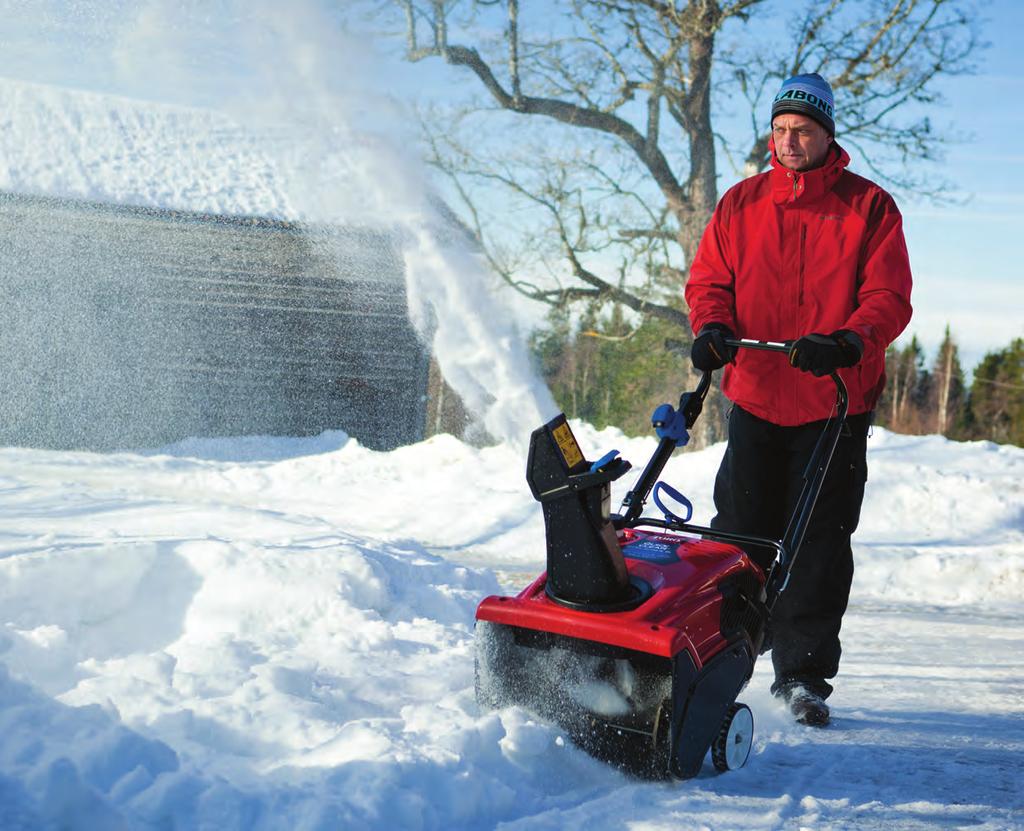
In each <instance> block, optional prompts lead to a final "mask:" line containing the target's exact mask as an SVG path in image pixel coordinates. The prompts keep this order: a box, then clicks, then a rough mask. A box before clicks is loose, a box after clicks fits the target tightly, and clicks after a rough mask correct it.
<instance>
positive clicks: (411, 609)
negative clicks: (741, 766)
mask: <svg viewBox="0 0 1024 831" xmlns="http://www.w3.org/2000/svg"><path fill="white" fill-rule="evenodd" d="M574 429H575V430H576V432H577V435H578V437H579V439H580V442H581V444H582V445H583V446H584V448H585V449H586V450H587V451H588V452H589V453H590V455H596V452H597V451H598V450H602V451H603V450H605V449H608V448H609V447H611V446H615V447H617V448H618V449H619V450H621V451H622V452H623V455H625V456H626V457H627V458H632V459H633V460H635V461H637V462H642V461H643V460H644V458H645V457H646V455H647V454H648V453H649V452H650V451H651V449H652V448H653V443H652V442H651V441H648V440H641V439H626V438H625V437H623V436H622V435H621V434H619V433H617V432H616V431H612V430H606V431H602V432H596V431H594V430H592V429H591V428H589V427H588V426H587V425H582V424H576V425H574ZM721 452H722V447H721V446H717V447H713V448H710V449H708V450H705V451H702V452H691V453H686V454H679V455H678V456H677V457H676V458H674V459H673V461H672V463H671V464H670V466H669V468H668V470H667V472H666V476H665V478H666V479H667V480H669V481H671V482H673V483H674V484H676V485H677V486H679V487H680V488H681V489H683V490H684V491H685V492H687V493H689V494H690V495H691V496H692V497H694V501H695V502H696V503H697V506H698V511H702V512H703V515H702V516H701V515H698V519H706V518H707V516H708V512H709V510H710V504H709V503H710V493H711V483H712V480H713V476H714V472H715V470H716V468H717V465H718V461H719V458H720V454H721ZM869 465H870V470H871V472H870V483H869V496H868V500H867V502H866V504H865V509H864V519H863V524H862V528H861V531H860V532H859V535H858V537H857V538H856V540H855V541H856V556H857V562H858V574H857V577H856V581H855V600H854V606H855V608H856V606H857V604H861V605H863V606H865V608H874V607H878V608H882V609H890V610H891V609H892V608H894V606H893V604H903V605H904V606H905V607H907V608H913V609H916V610H917V611H916V612H914V614H922V613H924V612H922V610H925V612H926V613H927V614H937V613H935V611H934V610H935V607H943V608H945V609H946V611H945V612H942V613H941V614H942V615H944V616H949V615H952V616H953V618H954V619H960V616H962V617H963V619H964V620H967V619H970V618H971V616H972V615H974V614H975V611H976V610H980V609H981V606H982V604H984V606H985V610H984V613H985V614H986V615H991V614H992V609H993V606H992V603H991V601H997V603H996V606H1006V607H1007V608H1009V609H1011V611H1012V609H1013V608H1016V609H1019V597H1020V595H1021V590H1022V588H1024V580H1022V574H1024V528H1022V521H1021V520H1022V513H1021V511H1022V508H1021V506H1022V504H1024V500H1022V499H1021V490H1022V485H1021V483H1022V482H1024V451H1022V450H1020V449H1017V448H1012V447H999V446H995V445H991V444H988V443H976V444H955V443H952V442H948V441H946V440H944V439H941V438H938V437H906V436H898V435H894V434H890V433H887V432H885V431H882V430H877V431H876V433H875V436H874V437H873V438H872V439H871V442H870V450H869ZM625 478H626V479H628V478H629V477H625ZM628 486H629V482H628V481H626V482H623V483H621V487H622V491H623V492H624V490H625V489H626V488H628ZM617 495H619V496H621V493H619V494H617ZM0 517H2V519H3V525H2V527H3V531H2V536H0V615H2V621H3V624H4V628H3V629H2V630H0V661H2V666H0V735H2V737H3V738H2V739H0V827H3V828H26V829H27V828H46V827H62V828H74V829H86V828H88V829H103V828H123V827H130V828H136V827H138V828H157V827H161V828H162V827H168V826H171V827H178V828H193V827H211V828H212V827H217V828H302V829H321V828H322V829H326V828H338V827H346V828H397V827H401V828H453V827H457V828H462V827H465V828H490V827H495V826H496V825H498V824H499V823H501V822H507V823H509V825H508V826H507V827H510V828H513V827H517V826H518V825H519V823H520V821H522V822H526V821H527V819H529V821H530V823H531V827H536V825H535V822H537V821H540V827H552V828H553V827H564V825H563V823H564V822H569V821H570V819H571V818H573V817H574V818H576V819H578V820H579V821H580V822H583V821H586V822H587V823H588V825H593V824H595V823H596V825H598V826H600V825H601V818H602V817H603V816H605V814H606V813H608V811H609V808H608V807H607V806H605V807H602V805H603V799H604V798H605V797H603V796H602V793H603V791H604V790H605V789H607V788H609V787H611V788H613V789H617V791H618V793H619V798H625V799H626V800H627V801H629V800H630V798H631V797H630V794H638V793H641V792H643V793H645V794H646V793H649V792H650V791H651V790H652V789H653V791H654V793H657V794H661V796H663V797H664V798H665V799H667V800H669V802H671V801H672V800H673V799H682V798H683V796H682V795H679V796H675V797H672V796H671V793H672V791H669V792H668V793H664V792H662V791H661V790H658V787H659V786H644V785H640V784H636V783H629V782H628V781H627V780H625V779H623V778H622V777H621V776H620V775H619V774H617V773H615V772H614V771H610V770H607V769H605V768H603V767H602V766H600V765H599V764H598V763H596V762H594V761H592V760H590V759H589V758H587V757H586V756H584V755H583V754H581V753H579V752H578V751H576V750H575V749H574V748H573V747H572V746H571V745H568V744H567V743H566V742H565V741H564V740H563V739H562V737H560V736H559V735H558V734H557V732H556V731H555V730H554V729H553V728H550V727H549V726H547V725H544V724H539V723H536V722H534V721H533V720H532V719H531V718H530V717H529V715H528V714H526V713H524V712H522V711H517V710H509V711H505V712H502V713H491V714H480V713H479V712H478V711H477V709H476V706H475V703H474V702H473V693H472V672H473V670H472V650H471V640H472V620H473V610H474V608H475V605H476V603H477V601H478V600H479V599H480V598H481V597H483V596H484V595H486V594H489V593H491V592H494V591H496V590H497V589H498V587H499V580H506V581H509V582H511V583H521V582H522V577H523V576H525V575H526V573H528V572H533V571H535V570H536V569H538V568H539V567H540V566H541V565H542V562H541V559H542V555H543V529H542V523H541V521H540V516H539V511H538V510H537V509H536V505H535V504H534V503H533V502H532V500H531V498H530V496H529V492H528V490H527V488H526V486H525V482H524V479H523V462H522V458H521V453H520V452H519V451H518V449H517V448H513V447H510V446H508V445H499V446H495V447H487V448H483V449H480V448H473V447H470V446H468V445H465V444H463V443H461V442H459V441H457V440H455V439H453V438H451V437H448V436H438V437H436V438H433V439H431V440H429V441H425V442H422V443H420V444H417V445H413V446H409V447H404V448H400V449H398V450H395V451H393V452H390V453H378V452H374V451H370V450H367V449H366V448H363V447H361V446H360V445H359V444H358V443H356V442H354V441H352V440H349V439H348V437H347V436H345V434H343V433H327V434H324V435H322V436H319V437H316V438H309V439H295V438H291V439H269V438H246V439H225V440H192V441H189V442H183V443H180V444H178V445H175V446H172V447H168V448H163V449H161V450H159V451H149V452H146V453H136V454H111V455H94V454H86V453H56V452H48V451H35V450H23V449H16V448H10V449H5V450H0ZM911 601H913V602H914V603H919V604H927V605H918V606H913V607H908V606H907V604H908V603H909V602H911ZM928 610H931V611H928ZM958 610H959V611H958ZM927 614H926V617H927ZM907 625H908V624H907V621H906V619H902V620H900V619H899V616H897V620H896V622H894V623H892V624H891V627H892V628H893V629H899V628H900V627H903V628H905V627H906V626H907ZM852 628H853V631H854V632H856V630H857V623H856V620H855V621H854V623H853V624H852ZM873 634H874V635H875V636H877V632H874V633H873ZM1006 635H1007V633H1006V632H1003V636H1004V637H1005V636H1006ZM1013 638H1015V639H1016V640H1013ZM1009 642H1010V643H1012V644H1019V643H1020V642H1021V641H1020V634H1019V631H1018V632H1017V633H1014V634H1013V635H1012V638H1011V639H1010V641H1009ZM1018 648H1019V647H1018ZM850 660H851V663H850V668H851V677H852V678H856V677H859V675H861V674H863V671H864V667H863V664H858V657H857V653H856V652H854V653H853V654H852V655H851V659H850ZM861 660H862V659H861ZM765 663H766V662H762V663H761V665H759V672H760V671H761V670H763V669H764V664H765ZM858 666H860V667H861V671H858V669H857V667H858ZM866 666H867V671H869V674H870V671H873V668H874V665H873V664H872V663H871V661H870V660H868V663H867V665H866ZM1003 680H1004V681H1005V679H1003ZM766 686H767V683H766V682H764V681H763V680H762V681H760V682H759V677H758V675H755V679H754V682H753V683H752V685H751V689H750V690H748V693H747V694H746V695H745V699H746V700H748V701H749V702H750V703H751V704H752V706H754V708H755V717H756V718H757V719H758V721H759V723H760V725H761V727H760V728H759V730H761V731H762V735H763V731H764V729H765V725H766V724H767V730H768V736H767V738H770V739H771V740H772V741H773V743H779V742H781V744H782V745H783V746H785V745H786V744H787V743H788V744H793V743H794V742H796V743H797V744H800V743H801V742H802V741H803V740H802V739H800V734H799V733H798V732H796V729H795V728H794V727H793V726H791V725H789V724H788V723H787V722H786V721H785V719H784V717H782V716H781V714H780V713H778V712H777V711H776V710H775V709H774V706H773V704H772V702H771V701H770V700H769V699H768V696H767V693H766V691H765V689H764V688H765V687H766ZM985 701H987V702H988V703H989V704H991V701H992V698H991V696H989V698H988V699H985ZM976 703H977V702H976ZM1018 710H1019V706H1018ZM842 716H843V713H842V709H840V711H839V718H840V723H841V720H842ZM972 729H974V730H975V731H976V730H977V728H976V727H975V728H972ZM1019 733H1020V731H1019V730H1018V736H1019ZM1019 743H1020V742H1018V744H1019ZM1004 744H1005V743H1004ZM1011 744H1012V742H1011ZM772 747H773V745H769V744H767V743H766V740H765V738H762V739H761V740H760V742H759V743H758V744H757V745H755V756H754V758H752V760H751V767H752V768H753V769H756V768H758V766H759V758H758V757H759V756H760V757H761V759H760V765H761V769H762V772H763V771H764V770H765V769H768V770H770V769H771V768H772V766H773V765H774V764H775V763H774V762H773V761H772V760H773V758H774V757H773V753H775V752H776V751H775V750H773V749H772ZM1011 751H1012V752H1016V751H1013V749H1012V748H1009V747H1007V749H1006V752H1007V753H1010V752H1011ZM864 761H865V760H863V759H860V760H854V762H855V763H856V764H862V763H864ZM780 764H783V766H785V765H788V764H789V763H788V762H780ZM1009 770H1010V768H1009V767H1008V768H1007V771H1009ZM1007 775H1009V774H1007ZM743 776H744V774H743V772H741V773H740V775H737V776H732V775H730V776H729V777H722V778H707V781H706V783H705V782H704V780H703V779H700V780H697V782H696V784H695V785H694V786H693V787H694V788H696V790H691V791H687V792H686V793H688V794H689V796H688V797H686V798H687V799H692V800H696V802H693V803H692V804H689V807H688V809H687V810H695V811H698V813H699V811H703V812H704V814H703V816H704V817H705V821H709V822H711V823H712V825H717V826H718V827H735V824H739V825H744V826H745V827H773V826H772V823H771V822H768V823H767V824H765V825H763V826H762V825H755V824H750V823H749V822H748V819H749V817H747V818H746V819H743V820H740V819H738V817H739V816H740V814H736V813H735V811H736V810H739V807H738V806H741V805H747V808H749V809H751V810H753V809H754V808H756V811H760V812H761V814H759V815H760V816H762V817H763V818H767V819H770V817H771V816H772V812H771V811H768V813H767V814H765V813H764V811H765V810H766V804H767V803H765V801H764V800H768V803H770V802H771V799H770V798H769V796H768V795H765V794H760V795H758V793H756V790H757V789H756V788H755V789H754V790H749V789H748V790H744V788H745V787H746V786H745V785H740V784H737V783H739V782H743V781H746V780H744V779H743ZM997 778H998V777H997ZM751 781H753V780H751ZM645 788H646V789H648V790H643V789H645ZM736 788H739V789H740V791H739V794H740V796H742V795H743V794H746V796H745V797H743V798H740V799H738V801H737V799H734V798H726V797H727V796H728V795H729V794H733V796H736ZM623 794H624V796H623ZM643 800H644V801H645V802H646V800H647V797H646V796H645V797H644V798H643ZM698 803H699V804H698ZM617 804H618V803H617ZM801 804H802V803H801ZM663 807H664V806H663ZM819 809H820V806H819ZM616 810H618V809H616ZM637 810H638V811H639V815H640V816H649V817H650V818H653V817H655V816H656V813H655V811H656V809H655V808H653V807H649V808H638V809H637ZM956 810H959V809H954V808H951V807H950V806H948V805H945V804H943V805H942V807H941V811H940V813H941V814H942V815H943V816H945V817H947V818H948V817H950V816H956ZM993 810H995V809H991V810H989V814H990V815H992V816H995V817H997V818H998V817H1000V816H1001V814H999V813H998V811H996V813H994V814H993V813H992V811H993ZM950 812H952V814H951V813H950ZM783 813H785V812H783ZM819 815H820V810H819ZM614 816H616V814H615V812H614V811H612V812H611V813H608V818H607V823H608V824H607V825H606V826H604V827H616V825H617V823H616V822H614V821H613V820H612V817H614ZM618 816H619V818H620V819H622V820H623V821H624V820H625V817H623V816H622V815H621V813H620V814H618ZM744 816H746V815H744ZM778 816H781V814H778ZM895 816H896V819H897V820H898V819H899V817H900V816H903V815H902V814H897V815H895ZM545 818H547V819H545ZM730 818H731V819H730ZM734 821H735V822H734ZM1000 821H1002V820H1000ZM898 824H899V823H898V822H897V825H898ZM652 827H654V826H652ZM908 827H911V826H908ZM993 827H997V826H993ZM998 827H1004V826H998Z"/></svg>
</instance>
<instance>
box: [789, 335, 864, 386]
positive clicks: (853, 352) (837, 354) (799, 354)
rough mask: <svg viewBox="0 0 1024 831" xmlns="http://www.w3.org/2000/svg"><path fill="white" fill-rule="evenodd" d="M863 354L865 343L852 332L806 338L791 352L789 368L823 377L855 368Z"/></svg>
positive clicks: (794, 346) (794, 345)
mask: <svg viewBox="0 0 1024 831" xmlns="http://www.w3.org/2000/svg"><path fill="white" fill-rule="evenodd" d="M863 354H864V342H863V341H862V340H861V339H860V337H859V336H858V335H857V334H855V333H854V332H851V331H850V330H849V329H840V330H839V331H838V332H833V333H832V334H831V335H818V334H814V335H804V337H802V338H800V340H798V341H797V342H796V343H794V344H793V346H792V348H791V349H790V350H789V364H790V366H795V367H798V368H799V369H802V370H803V371H804V372H810V373H811V374H812V375H814V376H816V377H818V378H820V377H821V376H823V375H830V374H832V373H833V372H835V371H836V370H837V369H839V367H843V366H853V365H854V364H856V363H857V361H859V360H860V356H861V355H863Z"/></svg>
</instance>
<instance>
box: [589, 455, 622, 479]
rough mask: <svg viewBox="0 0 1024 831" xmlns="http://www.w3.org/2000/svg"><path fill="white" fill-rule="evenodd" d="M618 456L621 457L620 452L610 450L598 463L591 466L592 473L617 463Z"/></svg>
mask: <svg viewBox="0 0 1024 831" xmlns="http://www.w3.org/2000/svg"><path fill="white" fill-rule="evenodd" d="M618 455H619V451H618V450H609V451H608V452H607V453H605V454H604V455H603V456H602V457H601V458H600V459H598V460H597V461H596V462H594V463H593V464H592V465H591V466H590V472H591V473H594V472H595V471H598V470H600V469H601V468H603V467H604V466H605V465H607V464H608V463H610V462H614V461H615V457H616V456H618Z"/></svg>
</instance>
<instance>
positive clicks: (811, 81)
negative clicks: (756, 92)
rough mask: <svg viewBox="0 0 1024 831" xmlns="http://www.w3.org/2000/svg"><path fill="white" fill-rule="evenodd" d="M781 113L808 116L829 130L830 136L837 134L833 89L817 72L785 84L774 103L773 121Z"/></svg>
mask: <svg viewBox="0 0 1024 831" xmlns="http://www.w3.org/2000/svg"><path fill="white" fill-rule="evenodd" d="M780 113H797V114H798V115H808V116H810V117H811V118H813V119H814V120H815V121H817V122H818V123H819V124H820V125H821V126H822V127H824V128H825V129H826V130H828V132H829V135H832V136H834V135H835V134H836V122H835V110H834V103H833V99H832V87H830V86H829V85H828V81H826V80H825V79H824V78H822V77H821V76H820V75H819V74H818V73H817V72H812V73H810V74H809V75H794V76H793V77H792V78H788V79H787V80H785V81H784V82H783V84H782V89H780V90H779V94H778V95H776V96H775V100H774V101H773V102H772V120H773V121H774V120H775V116H777V115H779V114H780Z"/></svg>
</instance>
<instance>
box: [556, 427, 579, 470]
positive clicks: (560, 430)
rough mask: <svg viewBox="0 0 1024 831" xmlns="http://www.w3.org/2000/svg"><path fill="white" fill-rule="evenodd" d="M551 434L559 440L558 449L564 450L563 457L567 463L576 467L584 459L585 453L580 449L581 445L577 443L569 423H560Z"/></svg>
mask: <svg viewBox="0 0 1024 831" xmlns="http://www.w3.org/2000/svg"><path fill="white" fill-rule="evenodd" d="M551 435H552V436H554V437H555V441H556V442H558V449H559V450H561V451H562V458H563V459H565V463H566V464H567V465H569V467H575V466H576V465H578V464H579V463H580V462H582V461H583V453H582V452H581V451H580V446H579V445H578V444H576V439H575V437H574V436H573V434H572V430H570V429H569V425H568V424H565V423H562V424H559V425H558V426H557V427H556V428H555V429H554V430H552V431H551Z"/></svg>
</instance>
